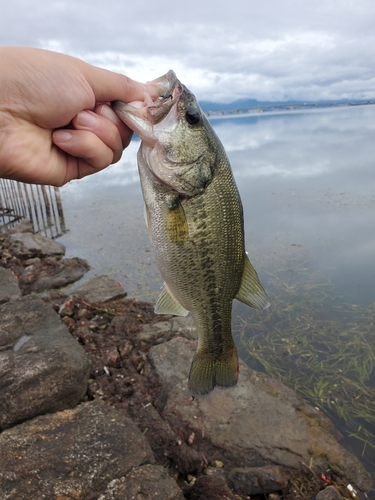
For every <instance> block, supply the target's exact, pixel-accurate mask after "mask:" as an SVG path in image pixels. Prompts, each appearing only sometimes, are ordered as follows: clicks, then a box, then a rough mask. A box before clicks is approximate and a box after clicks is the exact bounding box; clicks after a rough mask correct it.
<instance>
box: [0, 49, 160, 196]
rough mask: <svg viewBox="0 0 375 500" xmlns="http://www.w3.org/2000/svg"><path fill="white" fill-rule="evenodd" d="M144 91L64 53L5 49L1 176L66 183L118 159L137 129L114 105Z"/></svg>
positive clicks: (0, 83)
mask: <svg viewBox="0 0 375 500" xmlns="http://www.w3.org/2000/svg"><path fill="white" fill-rule="evenodd" d="M147 90H148V92H150V89H149V88H148V89H147ZM144 92H145V86H144V85H142V84H141V83H139V82H136V81H134V80H131V79H130V78H127V77H126V76H123V75H120V74H117V73H112V72H110V71H107V70H104V69H101V68H97V67H95V66H91V65H90V64H87V63H85V62H83V61H81V60H80V59H76V58H73V57H70V56H67V55H64V54H59V53H56V52H50V51H46V50H42V49H32V48H26V47H0V177H4V178H9V179H14V180H18V181H22V182H28V183H35V184H51V185H55V186H62V185H64V184H65V183H66V182H69V181H70V180H72V179H80V178H82V177H85V176H86V175H90V174H92V173H94V172H97V171H99V170H101V169H103V168H105V167H107V166H108V165H110V164H111V163H116V162H117V161H118V160H119V159H120V158H121V155H122V151H123V149H124V148H126V147H127V146H128V145H129V142H130V140H131V136H132V134H133V132H132V131H131V130H130V129H129V128H128V127H127V126H126V125H125V124H124V123H123V122H122V121H121V120H120V119H119V118H118V117H117V115H116V114H115V113H114V111H112V109H111V108H110V106H109V105H108V104H109V102H110V101H113V100H117V99H118V100H121V101H125V102H131V101H134V100H143V98H144ZM151 92H152V90H151Z"/></svg>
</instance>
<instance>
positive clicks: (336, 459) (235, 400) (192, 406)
mask: <svg viewBox="0 0 375 500" xmlns="http://www.w3.org/2000/svg"><path fill="white" fill-rule="evenodd" d="M195 350H196V343H195V342H194V341H189V340H187V339H185V338H182V337H177V338H174V339H172V340H170V341H168V342H166V343H163V344H160V345H157V346H153V347H152V348H151V349H150V351H149V353H148V357H149V359H150V361H151V363H152V364H153V365H154V366H155V370H156V373H157V375H158V376H159V377H160V379H161V382H162V384H164V385H165V386H167V387H169V388H170V391H169V393H168V396H167V399H166V403H165V407H164V410H163V413H162V415H163V417H164V418H165V419H167V420H168V421H169V423H170V424H171V426H172V428H174V429H177V428H184V429H185V428H186V429H190V432H194V433H195V435H196V437H195V441H196V446H199V442H201V443H202V444H201V446H203V445H204V444H205V443H206V445H205V446H206V447H211V449H215V450H217V451H216V456H215V459H217V460H221V461H223V462H224V465H225V467H226V470H230V469H231V468H233V467H259V466H264V465H270V464H277V465H284V466H286V467H292V468H295V469H296V470H301V468H302V467H303V465H302V462H305V463H310V460H311V463H312V464H313V466H321V467H323V468H324V469H328V468H330V469H331V470H332V472H333V473H334V474H337V475H339V476H344V477H345V478H346V479H347V480H348V481H349V482H350V483H353V484H355V485H356V486H357V487H358V488H359V489H361V490H368V489H369V488H370V486H371V478H370V475H369V474H368V473H367V472H366V471H365V469H364V468H363V467H362V465H361V464H360V462H359V461H358V460H357V459H356V458H355V457H354V456H353V455H351V454H350V453H349V452H348V451H347V450H345V449H344V448H343V447H342V446H340V445H339V444H338V443H337V441H336V440H335V439H334V437H333V435H332V430H333V425H332V424H331V422H330V421H329V420H328V419H327V418H326V417H325V416H324V415H323V414H322V413H321V412H319V411H318V410H315V409H314V408H313V407H311V406H310V405H308V404H307V403H305V402H304V401H303V400H302V399H301V398H300V397H298V396H297V394H296V393H295V392H294V391H293V390H291V389H289V388H288V387H286V386H285V385H284V384H282V383H281V382H279V381H277V380H274V379H271V378H270V377H268V376H266V375H264V374H262V373H258V372H256V371H253V370H251V369H250V368H248V367H247V366H246V365H245V364H244V363H243V362H240V377H239V382H238V384H237V386H236V387H235V388H233V389H230V390H225V391H220V390H215V391H213V392H212V393H211V394H210V395H209V396H208V397H206V398H200V399H192V398H191V396H190V394H189V392H188V388H187V378H188V374H189V369H190V363H191V360H192V358H193V355H194V353H195ZM207 459H208V460H210V459H209V457H207Z"/></svg>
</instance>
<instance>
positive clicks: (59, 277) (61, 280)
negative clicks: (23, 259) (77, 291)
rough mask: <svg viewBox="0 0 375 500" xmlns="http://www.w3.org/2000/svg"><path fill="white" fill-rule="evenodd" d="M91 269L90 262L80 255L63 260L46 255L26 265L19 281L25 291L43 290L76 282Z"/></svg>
mask: <svg viewBox="0 0 375 500" xmlns="http://www.w3.org/2000/svg"><path fill="white" fill-rule="evenodd" d="M89 269H90V266H89V265H88V263H87V262H86V261H85V260H83V259H79V258H78V257H74V258H72V259H61V260H56V259H55V258H52V257H46V258H45V259H42V260H39V262H35V263H34V264H31V265H29V266H27V267H25V269H24V270H23V271H22V272H21V273H20V276H19V282H20V286H21V289H22V291H23V293H30V292H43V291H44V290H50V289H52V288H60V287H62V286H66V285H69V284H70V283H74V282H75V281H78V280H79V279H81V278H82V276H83V275H84V274H85V273H87V271H88V270H89Z"/></svg>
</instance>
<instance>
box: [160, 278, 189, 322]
mask: <svg viewBox="0 0 375 500" xmlns="http://www.w3.org/2000/svg"><path fill="white" fill-rule="evenodd" d="M155 312H156V314H174V315H175V316H187V315H188V314H189V311H187V310H186V309H185V308H184V307H182V305H181V304H180V303H179V302H178V300H177V299H176V298H175V297H174V296H173V295H172V293H171V291H170V290H169V288H168V287H167V285H166V284H165V283H164V285H163V287H162V289H161V292H160V295H159V298H158V300H157V302H156V305H155Z"/></svg>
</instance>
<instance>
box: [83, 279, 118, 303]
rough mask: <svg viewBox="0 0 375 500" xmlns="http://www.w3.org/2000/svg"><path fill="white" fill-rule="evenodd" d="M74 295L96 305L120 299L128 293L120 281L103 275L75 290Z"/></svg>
mask: <svg viewBox="0 0 375 500" xmlns="http://www.w3.org/2000/svg"><path fill="white" fill-rule="evenodd" d="M73 295H74V296H75V297H79V298H81V299H83V300H87V302H92V303H96V302H108V301H109V300H116V299H120V298H122V297H125V296H126V292H125V290H124V289H123V287H122V285H121V284H120V283H119V282H118V281H115V280H114V279H112V278H110V277H109V276H105V275H101V276H96V277H95V278H92V279H91V280H89V281H87V282H86V283H84V284H83V285H82V286H80V287H79V288H77V289H76V290H74V292H73Z"/></svg>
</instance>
